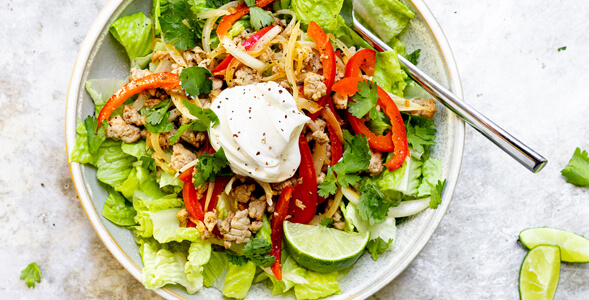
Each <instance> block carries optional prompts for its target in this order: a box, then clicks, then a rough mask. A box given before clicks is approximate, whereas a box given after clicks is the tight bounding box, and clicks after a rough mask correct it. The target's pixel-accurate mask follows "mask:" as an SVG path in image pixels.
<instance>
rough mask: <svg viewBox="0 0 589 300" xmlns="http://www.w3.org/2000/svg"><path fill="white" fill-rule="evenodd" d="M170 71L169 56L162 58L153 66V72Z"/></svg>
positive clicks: (170, 62)
mask: <svg viewBox="0 0 589 300" xmlns="http://www.w3.org/2000/svg"><path fill="white" fill-rule="evenodd" d="M170 71H172V61H171V60H170V59H169V58H167V57H166V58H164V59H162V60H161V61H160V63H159V64H158V65H157V67H156V68H155V71H153V72H154V73H161V72H170Z"/></svg>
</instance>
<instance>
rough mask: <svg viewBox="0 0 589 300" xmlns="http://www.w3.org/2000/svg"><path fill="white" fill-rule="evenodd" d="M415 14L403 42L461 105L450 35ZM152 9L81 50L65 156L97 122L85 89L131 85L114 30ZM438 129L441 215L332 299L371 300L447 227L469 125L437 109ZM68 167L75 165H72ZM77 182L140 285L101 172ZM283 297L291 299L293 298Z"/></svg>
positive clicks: (426, 14) (129, 8)
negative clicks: (110, 211)
mask: <svg viewBox="0 0 589 300" xmlns="http://www.w3.org/2000/svg"><path fill="white" fill-rule="evenodd" d="M405 3H406V4H407V6H408V7H409V8H410V9H411V10H412V11H413V12H415V15H416V16H415V18H414V19H413V20H412V21H411V23H410V25H409V27H408V28H407V30H406V32H404V33H403V34H402V35H401V36H400V38H401V40H402V41H403V42H405V44H406V45H407V50H408V52H411V51H413V50H416V49H421V57H420V61H419V67H420V68H421V69H422V70H424V71H425V72H426V73H428V74H429V75H430V76H432V77H433V78H434V79H436V80H437V81H438V82H440V83H441V84H442V85H444V86H445V87H447V88H449V89H450V90H451V91H452V92H454V94H456V95H457V96H459V97H462V88H461V84H460V78H459V75H458V72H457V68H456V65H455V62H454V58H453V56H452V53H451V51H450V47H449V45H448V43H447V41H446V39H445V37H444V34H443V32H442V30H441V28H440V26H439V25H438V23H437V22H436V20H435V19H434V16H433V15H432V13H431V12H430V10H429V9H428V8H427V6H426V4H425V3H424V1H423V0H411V1H405ZM150 10H151V1H144V0H111V1H110V2H109V3H108V4H107V5H106V6H105V8H104V9H103V10H102V12H101V13H100V14H99V16H98V17H97V19H96V20H95V22H94V24H93V25H92V27H91V28H90V30H89V32H88V34H87V36H86V39H85V40H84V42H83V44H82V47H81V49H80V52H79V55H78V58H77V60H76V64H75V66H74V70H73V74H72V78H71V81H70V86H69V90H68V95H67V103H66V121H65V136H66V151H67V153H68V156H69V155H70V153H71V151H72V148H73V146H74V144H75V139H76V125H77V123H78V120H80V119H83V118H84V117H85V116H87V115H89V114H92V113H93V110H94V104H93V103H92V100H91V99H90V97H89V95H88V94H87V93H86V91H85V89H84V82H85V81H86V80H88V79H97V78H125V77H127V76H128V72H129V62H128V60H127V58H126V55H125V53H124V49H123V48H122V47H121V46H120V45H119V44H117V42H116V40H115V39H114V38H113V37H112V36H111V35H110V34H109V27H110V25H111V24H112V23H113V22H114V21H115V20H116V19H117V18H119V17H120V16H124V15H129V14H132V13H136V12H138V11H142V12H144V13H145V14H147V15H148V14H149V12H150ZM434 122H435V123H436V124H437V129H438V132H437V135H436V142H437V146H435V147H434V148H433V149H432V153H431V155H432V156H433V157H435V158H437V159H439V160H441V161H442V165H443V178H445V179H446V180H447V184H446V187H445V189H444V191H443V194H442V197H441V198H442V202H441V204H440V205H439V206H438V208H437V209H435V210H432V209H426V210H425V211H423V212H421V213H420V214H418V215H415V216H413V217H410V218H408V219H406V220H405V221H404V222H402V223H401V224H399V225H398V233H397V240H396V241H395V247H394V249H393V250H392V251H388V252H385V253H383V254H382V255H380V257H379V260H378V261H373V260H372V259H371V257H370V255H363V256H362V257H361V258H360V259H359V260H358V262H357V263H356V265H355V266H354V267H353V268H351V269H350V271H349V272H348V273H347V274H346V276H343V277H342V278H341V279H340V280H339V281H338V282H339V285H340V288H341V294H338V295H333V296H331V297H329V299H348V298H359V299H362V298H366V297H368V296H370V295H371V294H373V293H375V292H376V291H378V290H379V289H381V288H382V287H383V286H385V285H386V284H388V283H389V282H390V281H391V280H393V279H394V278H395V277H396V276H398V275H399V274H400V273H401V272H402V271H403V270H404V269H405V268H406V267H407V266H408V265H409V264H410V263H411V261H412V260H413V259H414V258H415V257H416V256H417V254H419V252H420V251H421V249H422V248H423V247H424V246H425V244H426V243H427V241H428V240H429V239H430V238H431V236H432V234H433V233H434V231H435V229H436V228H437V226H438V224H439V223H440V221H441V220H442V218H443V216H444V214H445V212H446V210H447V209H448V206H449V205H450V201H451V199H452V195H453V192H454V188H455V186H456V182H457V179H458V175H459V171H460V166H461V162H462V153H463V146H464V122H463V121H462V120H461V119H460V118H458V117H457V116H456V115H454V114H453V113H451V112H450V111H449V110H447V109H446V108H444V107H443V106H440V105H439V106H438V113H437V114H436V116H435V119H434ZM68 161H69V159H68ZM70 171H71V174H72V179H73V182H74V185H75V187H76V191H77V193H78V197H79V199H80V202H81V204H82V206H83V208H84V210H85V212H86V215H87V217H88V219H89V220H90V223H91V224H92V226H93V227H94V229H95V230H96V233H97V234H98V236H99V237H100V239H101V240H102V242H103V243H104V245H105V246H106V247H107V249H108V250H109V251H110V252H111V253H112V255H113V256H114V257H115V258H116V259H117V260H118V261H119V262H120V263H121V265H123V267H124V268H125V269H126V270H127V271H128V272H129V273H130V274H131V275H132V276H133V277H135V278H136V279H137V280H139V281H141V268H142V262H141V257H140V255H139V251H138V247H137V245H136V243H135V240H134V238H133V235H132V233H131V231H129V230H127V229H125V228H121V227H118V226H116V225H114V224H112V223H110V222H109V221H108V220H106V219H105V218H104V217H102V209H103V206H104V202H105V199H106V198H107V196H108V192H107V190H106V188H105V187H104V185H101V184H100V183H99V182H98V180H97V179H96V170H95V169H94V168H92V167H87V166H84V165H81V164H79V163H74V162H72V163H70ZM155 292H156V293H157V294H159V295H160V296H162V297H164V298H167V299H196V298H205V299H222V298H223V297H222V295H221V292H219V291H218V290H216V289H213V288H202V289H201V290H200V291H199V292H198V293H197V294H195V295H188V294H187V293H186V291H185V290H184V289H183V288H182V287H178V286H166V287H164V288H161V289H156V290H155ZM271 293H272V291H271V290H269V289H267V288H265V287H264V286H262V285H261V284H255V285H254V286H252V288H251V289H250V291H249V293H248V295H247V298H248V299H254V298H267V297H271V296H272V295H271ZM277 297H282V298H288V297H291V296H290V295H289V294H286V295H279V296H277Z"/></svg>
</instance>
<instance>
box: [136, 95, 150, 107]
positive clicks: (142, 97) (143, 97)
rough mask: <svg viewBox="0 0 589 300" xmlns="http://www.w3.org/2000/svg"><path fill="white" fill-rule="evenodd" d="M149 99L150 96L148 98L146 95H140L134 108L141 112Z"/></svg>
mask: <svg viewBox="0 0 589 300" xmlns="http://www.w3.org/2000/svg"><path fill="white" fill-rule="evenodd" d="M148 98H149V96H147V94H146V93H140V94H139V96H137V100H135V102H134V103H133V108H134V109H136V110H140V109H141V108H142V107H143V104H145V100H147V99H148Z"/></svg>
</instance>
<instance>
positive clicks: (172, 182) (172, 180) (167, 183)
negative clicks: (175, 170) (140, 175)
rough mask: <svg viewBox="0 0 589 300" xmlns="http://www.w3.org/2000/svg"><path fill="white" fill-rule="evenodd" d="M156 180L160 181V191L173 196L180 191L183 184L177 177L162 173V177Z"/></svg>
mask: <svg viewBox="0 0 589 300" xmlns="http://www.w3.org/2000/svg"><path fill="white" fill-rule="evenodd" d="M158 179H159V181H160V182H159V184H160V189H162V190H164V191H167V192H169V193H175V194H176V193H180V192H181V191H182V187H183V185H184V182H183V181H182V180H180V179H178V177H174V175H173V174H170V173H168V172H162V175H161V176H160V177H158Z"/></svg>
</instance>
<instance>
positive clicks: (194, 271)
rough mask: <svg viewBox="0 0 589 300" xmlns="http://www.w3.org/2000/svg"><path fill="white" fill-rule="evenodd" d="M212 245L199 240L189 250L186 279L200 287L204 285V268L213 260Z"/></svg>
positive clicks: (185, 267)
mask: <svg viewBox="0 0 589 300" xmlns="http://www.w3.org/2000/svg"><path fill="white" fill-rule="evenodd" d="M211 251H212V250H211V243H209V242H205V241H202V240H200V239H199V240H197V241H195V242H193V243H191V244H190V248H189V249H188V256H187V260H188V261H187V262H186V264H185V265H184V269H185V272H186V277H187V278H188V279H189V280H190V281H192V282H195V283H197V284H198V285H200V287H202V285H203V280H204V277H203V274H202V271H203V266H204V265H206V264H207V263H208V262H209V259H210V258H211Z"/></svg>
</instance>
